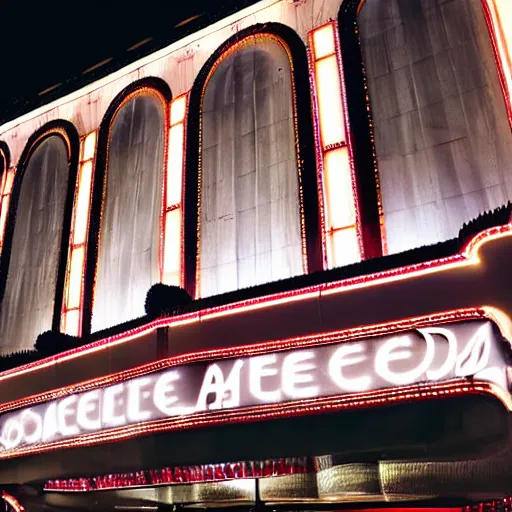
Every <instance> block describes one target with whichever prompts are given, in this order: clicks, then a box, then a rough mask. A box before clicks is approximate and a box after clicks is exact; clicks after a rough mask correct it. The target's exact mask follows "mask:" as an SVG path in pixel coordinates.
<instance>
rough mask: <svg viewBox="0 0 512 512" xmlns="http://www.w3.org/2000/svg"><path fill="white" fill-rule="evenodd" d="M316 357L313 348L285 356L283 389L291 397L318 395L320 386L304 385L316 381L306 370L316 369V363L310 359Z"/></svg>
mask: <svg viewBox="0 0 512 512" xmlns="http://www.w3.org/2000/svg"><path fill="white" fill-rule="evenodd" d="M314 358H315V353H314V352H313V351H311V350H309V351H302V352H292V353H291V354H288V355H287V356H286V357H285V358H284V362H283V375H282V380H281V384H282V387H283V391H284V392H285V394H286V395H288V396H289V397H290V398H294V399H296V398H311V397H314V396H318V392H319V389H318V386H302V384H309V383H311V382H314V380H315V379H314V377H313V375H311V374H308V373H306V372H311V371H315V370H316V364H315V363H313V362H305V361H310V360H311V359H314Z"/></svg>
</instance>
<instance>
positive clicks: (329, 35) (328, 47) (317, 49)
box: [313, 23, 336, 59]
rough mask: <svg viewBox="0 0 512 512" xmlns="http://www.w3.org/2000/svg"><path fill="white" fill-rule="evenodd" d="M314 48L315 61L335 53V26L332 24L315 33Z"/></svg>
mask: <svg viewBox="0 0 512 512" xmlns="http://www.w3.org/2000/svg"><path fill="white" fill-rule="evenodd" d="M313 48H314V53H315V59H321V58H322V57H327V55H332V54H333V53H335V51H336V47H335V46H334V26H333V24H332V23H329V24H327V25H324V26H323V27H320V28H319V29H317V30H315V31H314V32H313Z"/></svg>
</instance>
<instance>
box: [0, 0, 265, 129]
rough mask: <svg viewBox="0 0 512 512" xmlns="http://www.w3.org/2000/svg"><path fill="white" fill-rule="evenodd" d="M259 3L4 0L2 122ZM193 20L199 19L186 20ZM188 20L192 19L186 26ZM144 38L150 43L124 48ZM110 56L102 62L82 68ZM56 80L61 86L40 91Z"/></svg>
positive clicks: (0, 14)
mask: <svg viewBox="0 0 512 512" xmlns="http://www.w3.org/2000/svg"><path fill="white" fill-rule="evenodd" d="M256 1H257V0H221V1H216V0H210V1H208V0H167V1H156V0H139V1H138V2H137V3H135V2H133V3H132V2H124V3H123V2H120V1H119V0H116V1H108V0H105V1H104V2H98V1H91V2H87V1H84V0H78V1H77V0H74V1H68V2H64V1H62V0H54V1H52V2H40V1H35V0H29V1H28V2H23V1H20V0H2V2H0V59H1V68H0V92H1V94H0V123H3V122H6V121H9V120H11V119H14V118H16V117H17V116H19V115H21V114H23V113H26V112H29V111H30V110H32V109H33V108H36V107H37V106H39V105H41V104H44V103H48V102H50V101H52V100H54V99H56V98H58V97H61V96H63V95H64V94H66V93H69V92H71V91H73V90H76V89H77V88H79V87H80V86H83V85H85V84H87V83H90V82H92V81H94V80H97V79H98V78H101V77H102V76H105V75H107V74H109V73H111V72H113V71H115V70H117V69H119V68H120V67H122V66H123V65H126V64H128V63H130V62H133V61H134V60H136V59H137V58H140V57H142V56H144V55H147V54H149V53H152V52H153V51H155V50H157V49H159V48H162V47H164V46H166V45H167V44H169V43H171V42H173V41H175V40H178V39H180V38H182V37H184V36H185V35H187V34H188V33H191V32H195V31H196V30H198V29H199V28H202V27H204V26H207V25H209V24H210V23H212V22H214V21H216V20H217V19H219V18H222V17H224V16H226V15H228V14H230V13H231V12H233V11H235V10H238V9H240V8H241V7H243V6H246V5H250V4H253V3H256ZM196 16H197V17H196ZM193 17H196V18H195V19H192V20H190V18H193ZM187 20H190V21H188V22H186V23H183V22H184V21H187ZM181 23H183V24H181ZM179 24H181V26H176V25H179ZM147 38H151V40H150V41H148V42H146V43H144V44H142V45H141V46H139V47H138V48H136V49H132V50H129V48H130V47H132V46H134V45H136V44H137V43H139V42H141V41H143V40H145V39H147ZM110 58H111V59H112V60H110V61H109V62H107V63H105V64H104V65H102V66H100V67H98V68H96V69H95V70H92V71H88V72H85V71H86V70H87V69H88V68H90V67H92V66H94V65H96V64H98V63H100V62H102V61H105V60H106V59H110ZM57 84H60V85H58V87H55V88H53V89H52V90H50V91H48V92H45V90H47V89H49V88H51V87H53V86H55V85H57Z"/></svg>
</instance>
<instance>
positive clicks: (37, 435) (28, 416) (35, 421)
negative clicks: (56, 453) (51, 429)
mask: <svg viewBox="0 0 512 512" xmlns="http://www.w3.org/2000/svg"><path fill="white" fill-rule="evenodd" d="M21 424H22V425H23V429H22V430H23V440H24V441H25V442H26V443H29V444H32V443H39V442H40V441H41V439H42V437H43V419H42V418H41V416H40V415H39V414H37V413H35V412H33V411H32V409H27V410H25V411H23V412H22V413H21ZM27 424H32V425H35V428H34V429H33V432H32V434H27V430H29V429H28V428H27V426H26V425H27Z"/></svg>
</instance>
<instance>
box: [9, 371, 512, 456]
mask: <svg viewBox="0 0 512 512" xmlns="http://www.w3.org/2000/svg"><path fill="white" fill-rule="evenodd" d="M475 394H476V395H492V396H494V397H496V398H497V399H499V400H500V401H501V402H502V403H503V405H504V406H506V407H507V409H508V410H509V411H510V410H511V404H510V403H509V402H510V401H509V400H508V398H507V397H506V396H504V393H503V392H502V391H501V390H500V389H499V388H497V386H494V385H492V384H489V383H487V382H480V381H476V380H474V381H472V382H468V381H467V380H466V379H457V380H454V381H451V382H449V383H445V384H435V385H427V384H419V385H415V386H409V387H403V388H396V389H386V390H382V391H376V392H370V393H357V394H353V395H343V396H338V397H327V398H317V399H310V400H304V399H303V400H300V401H295V402H286V403H280V404H266V405H260V406H255V407H247V408H244V409H231V410H227V411H222V410H220V411H213V412H207V413H197V414H193V415H191V416H182V417H173V418H166V419H164V420H156V421H152V422H147V423H137V424H134V425H130V426H126V427H119V428H115V429H110V430H107V431H101V432H98V433H94V434H86V435H83V436H80V437H78V438H75V439H72V440H62V441H55V442H53V443H48V444H43V445H36V446H35V447H22V448H18V449H15V450H11V451H9V452H3V453H1V454H0V460H1V459H11V458H14V457H19V456H25V455H29V454H30V455H36V454H39V453H44V452H49V451H53V450H58V449H66V448H77V447H84V446H94V445H98V444H104V443H110V442H113V441H116V442H118V441H123V440H129V439H134V438H137V437H140V436H148V435H154V434H158V433H163V432H171V431H179V430H185V429H192V428H200V427H206V426H216V425H227V424H232V423H248V422H254V421H265V420H272V419H278V418H289V417H297V416H305V415H310V414H319V413H324V412H329V413H332V412H337V411H343V410H352V409H359V408H366V407H377V406H382V405H389V404H399V403H407V402H411V401H417V400H431V399H433V400H438V399H440V398H443V397H449V396H460V395H475Z"/></svg>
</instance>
